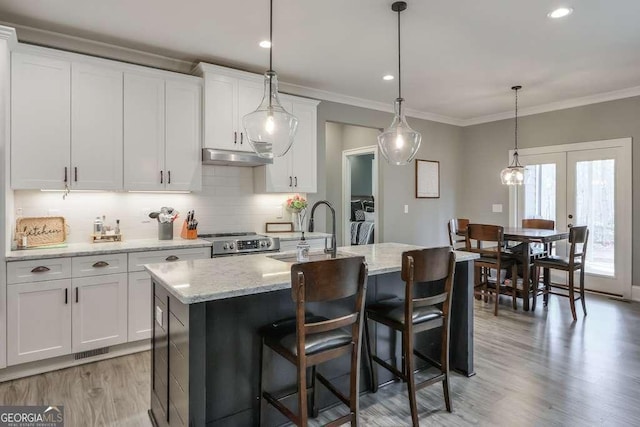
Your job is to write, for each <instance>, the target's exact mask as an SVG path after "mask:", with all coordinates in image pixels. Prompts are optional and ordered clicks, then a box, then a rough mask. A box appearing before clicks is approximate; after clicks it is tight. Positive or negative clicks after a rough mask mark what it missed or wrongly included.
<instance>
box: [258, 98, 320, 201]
mask: <svg viewBox="0 0 640 427" xmlns="http://www.w3.org/2000/svg"><path fill="white" fill-rule="evenodd" d="M280 99H281V101H282V105H283V106H284V107H285V109H287V111H289V112H291V113H292V114H293V115H294V116H296V117H297V118H298V130H297V132H296V136H295V139H294V141H293V145H292V146H291V148H290V149H289V151H288V152H287V154H285V155H284V156H283V157H276V158H274V159H273V164H271V165H266V166H260V167H257V168H254V172H253V177H254V190H255V191H256V192H258V193H294V192H295V193H298V192H299V193H315V192H317V191H318V166H317V157H318V155H317V108H318V107H317V106H318V102H317V101H313V100H308V99H303V98H298V97H293V96H290V95H281V96H280Z"/></svg>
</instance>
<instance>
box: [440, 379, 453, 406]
mask: <svg viewBox="0 0 640 427" xmlns="http://www.w3.org/2000/svg"><path fill="white" fill-rule="evenodd" d="M442 389H443V391H444V404H445V406H446V407H447V412H451V411H452V410H451V397H449V372H446V373H445V377H444V380H442Z"/></svg>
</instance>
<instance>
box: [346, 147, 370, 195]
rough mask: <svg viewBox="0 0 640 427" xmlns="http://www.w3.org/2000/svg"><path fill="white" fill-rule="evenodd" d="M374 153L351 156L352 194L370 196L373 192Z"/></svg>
mask: <svg viewBox="0 0 640 427" xmlns="http://www.w3.org/2000/svg"><path fill="white" fill-rule="evenodd" d="M372 173H373V154H363V155H360V156H353V157H352V158H351V194H352V195H355V196H370V195H371V194H372V192H371V191H372V184H373V177H372V176H371V175H372Z"/></svg>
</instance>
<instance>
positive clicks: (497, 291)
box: [487, 270, 500, 316]
mask: <svg viewBox="0 0 640 427" xmlns="http://www.w3.org/2000/svg"><path fill="white" fill-rule="evenodd" d="M487 281H488V280H487ZM493 296H494V298H495V301H494V302H493V315H494V316H497V315H498V303H499V302H500V270H497V277H496V288H495V292H494V293H493Z"/></svg>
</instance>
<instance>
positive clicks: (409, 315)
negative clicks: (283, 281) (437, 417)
mask: <svg viewBox="0 0 640 427" xmlns="http://www.w3.org/2000/svg"><path fill="white" fill-rule="evenodd" d="M454 268H455V255H454V253H453V251H452V250H451V248H450V247H444V248H431V249H422V250H415V251H408V252H404V253H403V254H402V280H403V281H404V282H405V284H406V287H405V298H404V300H403V299H398V298H393V299H389V300H382V301H379V302H377V303H375V304H372V305H370V306H369V307H367V310H366V317H365V335H366V344H367V355H368V357H369V366H370V368H371V369H370V377H369V379H370V382H371V388H372V390H373V391H374V392H376V391H377V390H378V378H377V372H376V368H375V366H374V364H373V362H377V363H378V364H379V365H381V366H382V367H384V368H386V369H388V370H389V371H391V372H392V373H394V374H395V375H397V376H398V377H400V378H401V379H402V380H403V381H406V382H407V389H408V392H409V406H410V408H411V420H412V421H413V425H414V426H418V408H417V404H416V391H417V390H419V389H421V388H423V387H426V386H428V385H431V384H435V383H438V382H442V385H443V389H444V400H445V404H446V407H447V411H449V412H451V400H450V397H449V313H450V311H451V289H452V284H453V272H454ZM442 280H444V281H445V284H444V292H443V293H441V294H438V295H435V296H431V297H426V298H415V297H414V291H415V290H416V288H418V287H419V286H420V285H424V284H425V282H434V281H442ZM427 286H428V285H427ZM440 305H441V306H440ZM367 319H370V320H373V321H375V322H378V323H381V324H383V325H385V326H388V327H389V328H391V329H393V330H395V331H399V332H401V333H402V354H403V356H402V361H403V363H402V370H398V368H397V367H395V366H391V365H390V364H389V363H387V362H385V361H384V360H382V359H381V358H379V357H378V356H377V355H376V354H374V353H373V351H372V348H371V341H370V339H369V325H368V324H367V322H366V320H367ZM439 327H441V328H442V335H441V337H442V338H441V342H442V350H441V353H440V361H439V362H438V361H434V360H431V359H430V358H429V357H427V356H425V355H423V354H422V353H420V352H419V351H417V350H415V348H414V334H416V333H418V332H424V331H428V330H431V329H434V328H439ZM414 355H415V356H418V357H420V358H421V359H423V360H425V361H427V362H429V363H430V364H432V365H434V366H436V367H438V368H440V374H438V375H436V376H435V377H433V378H430V379H428V380H426V381H423V382H421V383H420V384H415V379H414V366H415V365H414V362H413V356H414Z"/></svg>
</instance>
